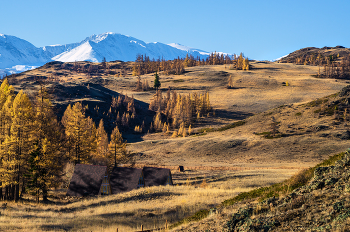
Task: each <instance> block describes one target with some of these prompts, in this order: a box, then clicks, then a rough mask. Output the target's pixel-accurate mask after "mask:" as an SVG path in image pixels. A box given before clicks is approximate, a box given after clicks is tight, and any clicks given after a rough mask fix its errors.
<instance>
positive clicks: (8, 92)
mask: <svg viewBox="0 0 350 232" xmlns="http://www.w3.org/2000/svg"><path fill="white" fill-rule="evenodd" d="M121 98H122V97H121ZM121 98H119V99H118V98H116V99H115V101H114V104H116V105H117V104H122V103H123V100H121ZM130 102H132V101H129V103H128V104H129V105H128V107H129V108H130V109H129V110H130V111H132V110H133V109H132V108H133V106H132V103H130ZM111 111H112V107H111ZM131 160H132V154H130V153H129V152H127V150H126V143H125V142H124V141H123V138H122V134H121V132H120V131H119V128H118V126H115V128H114V129H113V131H112V133H111V134H110V136H108V134H107V133H106V131H105V129H104V122H103V120H102V119H101V120H100V122H99V125H98V127H96V125H95V123H94V122H93V120H92V119H91V117H87V116H86V115H85V107H84V106H83V105H82V104H81V103H80V102H77V103H74V104H72V105H68V107H67V109H66V110H65V112H64V115H63V117H62V120H61V121H59V120H58V119H57V117H56V114H55V112H54V108H53V105H52V103H51V101H50V97H49V95H48V94H47V92H46V90H45V88H44V87H43V86H41V88H40V90H39V91H38V92H37V93H36V94H35V96H34V97H33V98H31V99H30V98H29V97H28V96H27V95H26V94H25V93H24V92H23V91H22V90H21V91H19V92H18V93H17V94H16V93H15V91H14V88H13V86H11V85H9V83H8V81H7V79H5V80H4V81H3V82H2V84H1V86H0V199H1V200H15V201H18V200H19V199H20V197H21V196H22V195H23V194H24V193H30V194H32V195H34V196H35V197H36V199H37V201H39V196H42V197H43V200H47V196H48V190H49V189H50V188H52V187H58V185H59V184H60V183H61V179H62V176H63V175H64V173H63V172H62V169H63V166H64V165H65V164H66V163H67V162H72V163H74V164H77V163H86V164H99V165H107V166H108V167H109V168H111V167H112V166H114V165H117V164H118V163H126V162H129V161H131Z"/></svg>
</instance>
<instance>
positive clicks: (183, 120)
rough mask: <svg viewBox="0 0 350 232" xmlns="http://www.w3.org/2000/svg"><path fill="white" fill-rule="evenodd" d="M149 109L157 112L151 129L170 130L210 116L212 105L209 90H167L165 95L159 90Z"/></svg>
mask: <svg viewBox="0 0 350 232" xmlns="http://www.w3.org/2000/svg"><path fill="white" fill-rule="evenodd" d="M149 109H150V110H153V111H155V112H157V115H156V116H155V117H154V121H153V123H152V124H151V129H150V130H151V131H163V132H169V128H174V129H175V128H179V127H180V128H182V130H181V131H180V132H183V128H184V127H185V126H190V125H191V123H193V122H194V121H195V120H196V119H199V118H201V117H206V116H209V114H210V112H212V107H211V105H210V100H209V92H206V93H204V94H198V93H192V94H188V95H181V94H178V93H176V91H171V90H170V89H169V90H168V91H167V93H166V96H164V97H163V95H162V92H161V91H160V90H158V91H157V92H156V94H155V95H154V96H153V99H152V100H151V102H150V105H149ZM180 134H181V135H182V133H180Z"/></svg>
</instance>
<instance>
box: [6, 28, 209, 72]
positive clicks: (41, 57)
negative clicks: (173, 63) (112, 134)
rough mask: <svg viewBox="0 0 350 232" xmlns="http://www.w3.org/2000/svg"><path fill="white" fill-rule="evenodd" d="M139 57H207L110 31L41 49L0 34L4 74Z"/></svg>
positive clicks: (192, 51)
mask: <svg viewBox="0 0 350 232" xmlns="http://www.w3.org/2000/svg"><path fill="white" fill-rule="evenodd" d="M139 54H142V55H147V56H149V58H150V59H165V60H171V59H175V58H178V57H185V56H186V55H187V54H191V55H193V56H194V57H197V56H199V57H201V58H205V57H207V56H208V55H209V53H208V52H205V51H202V50H199V49H194V48H190V47H186V46H184V45H181V44H177V43H172V44H168V45H167V44H163V43H160V42H152V43H146V42H144V41H142V40H139V39H136V38H133V37H131V36H127V35H122V34H119V33H113V32H106V33H102V34H99V35H91V36H90V37H87V38H85V39H84V40H82V41H80V42H78V43H72V44H65V45H50V46H45V47H41V48H37V47H35V46H34V45H33V44H31V43H29V42H28V41H25V40H23V39H20V38H17V37H15V36H8V35H4V34H0V69H7V72H8V73H9V72H10V71H9V70H10V69H11V68H12V71H13V72H16V70H19V68H18V67H20V69H21V70H23V67H33V66H38V65H43V64H45V63H47V62H50V61H52V60H56V61H62V62H73V61H92V62H101V61H102V60H103V58H106V60H107V61H114V60H122V61H134V60H135V59H136V56H137V55H139ZM23 65H24V66H23ZM16 67H17V68H16ZM12 71H11V72H12ZM0 73H1V72H0ZM0 76H1V74H0Z"/></svg>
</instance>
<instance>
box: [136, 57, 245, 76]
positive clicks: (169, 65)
mask: <svg viewBox="0 0 350 232" xmlns="http://www.w3.org/2000/svg"><path fill="white" fill-rule="evenodd" d="M224 64H225V65H229V68H230V69H236V70H249V69H250V68H251V66H250V64H249V59H248V58H245V57H244V56H243V54H242V53H241V54H240V55H239V56H237V55H236V54H234V55H232V56H229V55H224V54H223V53H216V52H215V53H211V54H210V55H209V56H208V57H207V58H205V59H204V58H203V59H201V58H200V57H199V56H198V57H194V56H193V55H188V54H187V55H186V57H185V58H180V57H178V58H177V59H174V60H164V59H163V58H162V59H157V60H155V59H150V58H149V57H148V56H147V55H137V57H136V60H135V62H134V65H133V71H132V74H133V75H134V76H141V75H144V74H148V73H153V72H156V71H157V72H160V71H163V73H164V74H166V75H170V74H176V75H179V74H182V73H184V72H185V68H186V67H193V66H200V65H224Z"/></svg>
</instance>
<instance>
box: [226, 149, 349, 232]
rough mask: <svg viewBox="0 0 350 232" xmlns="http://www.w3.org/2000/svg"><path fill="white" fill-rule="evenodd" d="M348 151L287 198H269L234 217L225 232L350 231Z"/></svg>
mask: <svg viewBox="0 0 350 232" xmlns="http://www.w3.org/2000/svg"><path fill="white" fill-rule="evenodd" d="M349 166H350V154H349V152H348V151H347V152H346V153H345V154H343V157H342V159H340V160H339V161H337V162H336V163H335V165H334V166H321V167H318V168H316V169H315V171H314V176H313V178H312V180H311V181H310V182H309V183H308V184H307V185H305V186H303V187H300V188H297V189H295V190H294V191H293V192H292V193H290V194H288V195H286V196H285V197H283V198H280V199H278V198H275V197H271V198H268V199H266V200H264V201H262V202H260V203H258V204H255V205H248V206H246V207H244V208H241V209H240V210H239V211H238V212H237V213H235V214H233V216H232V218H231V220H230V221H228V222H227V223H226V225H225V226H224V231H349V228H350V221H349V217H350V200H349V192H350V185H349V177H350V173H349Z"/></svg>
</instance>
